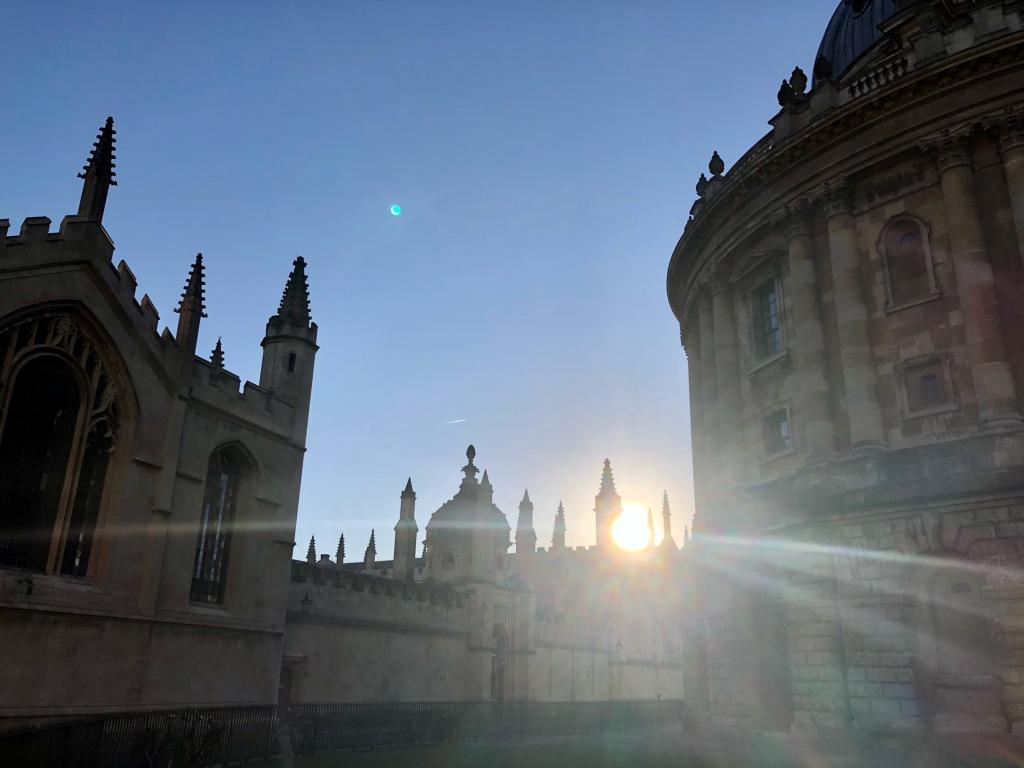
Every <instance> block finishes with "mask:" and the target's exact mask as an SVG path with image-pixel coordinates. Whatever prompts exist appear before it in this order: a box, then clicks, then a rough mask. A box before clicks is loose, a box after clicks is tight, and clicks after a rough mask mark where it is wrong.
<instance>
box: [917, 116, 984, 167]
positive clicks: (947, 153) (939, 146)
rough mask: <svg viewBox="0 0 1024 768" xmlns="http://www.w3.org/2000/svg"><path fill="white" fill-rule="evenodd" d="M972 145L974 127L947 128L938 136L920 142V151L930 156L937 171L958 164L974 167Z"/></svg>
mask: <svg viewBox="0 0 1024 768" xmlns="http://www.w3.org/2000/svg"><path fill="white" fill-rule="evenodd" d="M973 145H974V128H973V126H967V127H964V128H947V129H946V130H944V131H942V132H941V133H940V134H939V135H938V136H933V137H932V138H930V139H926V140H925V141H923V142H921V152H922V153H923V154H924V155H926V156H927V157H930V158H931V159H932V162H934V163H935V166H936V167H937V168H938V169H939V173H945V172H946V171H948V170H949V169H950V168H956V167H957V166H960V165H966V166H969V167H971V168H973V167H974V163H973V159H972V157H971V150H972V148H973Z"/></svg>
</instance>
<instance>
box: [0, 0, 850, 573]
mask: <svg viewBox="0 0 1024 768" xmlns="http://www.w3.org/2000/svg"><path fill="white" fill-rule="evenodd" d="M835 2H836V0H786V1H785V2H782V3H777V2H776V3H768V2H752V1H750V0H742V1H741V0H732V1H731V2H730V1H723V0H674V1H673V2H655V1H654V0H650V1H648V2H642V1H641V0H630V1H629V2H627V1H626V0H622V1H621V2H603V1H602V0H580V1H579V2H569V1H568V0H515V1H513V0H508V1H507V2H497V0H491V1H488V2H471V0H462V1H461V2H440V1H431V2H426V1H420V0H409V1H408V2H386V1H385V0H379V1H378V0H375V1H373V2H371V1H370V0H366V1H359V2H356V1H354V0H353V1H350V2H303V3H273V4H272V3H260V2H237V1H236V2H215V3H198V2H180V3H173V4H172V3H166V4H162V5H163V7H162V8H157V7H156V5H157V4H154V3H137V4H136V3H127V2H125V3H114V2H101V3H87V4H79V3H75V4H72V3H59V2H52V3H51V2H47V3H38V2H14V3H7V4H6V5H5V7H4V14H3V17H4V28H5V30H6V31H7V32H6V34H5V36H4V42H3V44H2V45H0V72H2V73H3V75H4V77H3V101H4V107H3V121H2V123H0V126H2V127H0V136H2V138H3V147H4V149H5V152H4V155H3V174H2V183H0V217H8V218H10V219H11V220H12V229H14V230H17V228H18V226H19V224H20V221H21V219H22V218H24V217H25V216H37V215H46V216H49V217H50V218H52V219H53V220H54V222H57V221H59V220H60V218H61V216H63V215H64V214H66V213H72V212H74V210H75V209H76V206H77V201H78V195H79V189H80V182H79V181H78V180H77V179H76V178H75V172H76V171H77V170H78V169H79V168H80V167H81V165H82V164H83V162H84V160H85V158H86V155H87V152H88V150H89V148H90V144H91V141H92V139H93V137H94V135H95V133H96V130H97V129H98V127H99V126H100V124H101V122H102V121H103V119H104V118H105V117H106V116H107V115H108V114H112V115H113V116H114V118H115V121H116V125H117V128H118V159H117V163H118V169H117V170H118V179H119V182H120V185H119V186H118V187H117V188H115V189H114V190H112V192H111V195H110V199H109V202H108V205H107V215H106V219H105V224H106V226H107V229H108V231H109V232H110V234H111V236H112V237H113V238H114V241H115V243H116V244H117V254H116V256H115V258H124V259H125V260H126V261H127V262H128V264H129V265H130V266H131V268H132V270H133V271H134V272H135V274H136V276H137V277H138V279H139V295H140V296H141V294H142V293H143V292H148V293H149V295H150V296H151V297H152V299H153V301H154V302H155V303H156V306H157V308H158V309H159V310H160V313H161V316H162V317H161V323H162V324H168V325H171V326H172V327H173V325H174V323H175V320H176V316H175V315H174V314H173V309H174V307H175V305H176V301H177V297H178V294H179V292H180V290H181V286H182V285H183V283H184V281H185V277H186V274H187V271H188V267H189V264H190V263H191V261H192V258H193V256H194V254H195V253H196V252H197V251H202V252H203V253H204V254H205V256H206V264H207V307H208V313H209V318H208V319H207V320H205V321H204V322H203V326H202V333H201V334H200V351H201V352H202V353H204V354H208V350H209V349H210V348H212V346H213V344H214V342H215V341H216V339H217V337H218V336H222V337H223V339H224V348H225V353H226V356H227V365H228V367H229V368H230V369H231V370H233V371H235V372H237V373H238V374H239V375H241V376H242V377H243V379H244V378H249V379H254V380H255V379H258V377H259V360H260V353H261V350H260V346H259V342H260V339H261V338H262V334H263V328H264V324H265V322H266V319H267V316H268V315H270V314H272V313H273V312H274V310H275V309H276V307H277V302H278V299H279V297H280V292H281V289H282V287H283V284H284V280H285V277H286V275H287V272H288V270H289V267H290V264H291V261H292V259H294V257H295V256H296V255H297V254H301V255H303V256H304V257H306V259H307V260H308V261H309V273H310V282H311V293H312V309H313V316H314V319H315V320H316V321H317V323H319V325H320V346H321V349H320V352H319V355H318V358H317V370H316V382H315V387H314V393H313V408H312V416H311V426H310V431H309V451H308V453H307V457H306V465H305V472H304V477H303V483H302V499H301V503H300V507H299V509H300V511H299V521H298V532H297V540H298V542H299V546H298V547H297V548H296V554H297V555H298V556H302V555H303V554H304V552H305V545H306V542H307V541H308V539H309V535H310V534H311V533H313V532H315V533H316V535H317V539H318V541H320V542H321V543H322V544H323V545H324V548H325V549H327V550H328V551H330V552H332V553H333V549H334V544H335V542H336V541H337V536H338V533H339V532H340V531H341V530H344V531H345V533H346V539H347V541H348V542H349V544H348V552H349V557H350V558H358V557H361V555H362V550H363V548H364V547H365V544H366V540H367V538H368V536H369V531H370V528H371V527H376V528H377V531H378V551H379V552H380V556H387V557H390V554H391V546H392V539H393V534H392V531H391V529H392V527H393V525H394V522H395V520H396V519H397V516H398V506H399V493H400V492H401V490H402V487H403V486H404V484H405V480H406V478H407V477H409V476H411V477H412V480H413V484H414V486H415V488H416V491H417V494H418V500H417V518H418V520H419V522H420V527H421V530H422V528H423V527H424V526H425V524H426V522H427V519H428V517H429V515H430V513H431V512H432V511H433V510H434V509H436V508H437V507H438V506H439V505H440V504H441V503H442V502H444V501H445V500H446V499H448V498H449V497H450V496H451V495H452V494H453V493H454V492H455V490H456V488H457V485H458V481H459V478H460V476H461V475H460V473H459V468H460V467H461V466H462V464H463V463H464V462H465V460H464V456H463V452H464V450H465V447H466V445H467V443H470V442H473V443H475V444H476V447H477V450H478V458H477V463H478V464H479V465H480V466H481V467H486V468H487V469H489V470H490V475H491V479H492V481H493V483H494V487H495V500H496V501H497V503H498V505H499V506H501V507H502V509H503V510H504V511H505V512H506V514H507V515H508V517H509V521H510V523H511V524H512V525H513V526H514V525H515V520H516V517H517V506H518V501H519V499H520V498H521V496H522V493H523V489H524V488H526V487H528V488H529V490H530V495H531V497H532V498H533V500H534V502H535V504H536V506H537V511H536V513H535V517H536V520H537V528H538V535H539V537H540V543H541V544H543V545H545V546H546V545H547V544H548V543H549V541H550V534H551V520H552V517H553V515H554V511H555V507H556V505H557V503H558V500H559V499H560V498H561V499H564V501H565V505H566V510H567V518H568V540H569V543H570V544H591V543H593V539H594V531H593V513H592V508H593V497H594V494H596V493H597V489H598V482H599V478H600V469H601V461H602V459H604V458H605V457H606V456H607V457H609V458H611V460H612V465H613V468H614V470H615V477H616V481H617V484H618V489H619V492H620V493H621V494H622V496H623V497H624V498H625V499H627V500H633V501H639V502H643V503H645V504H649V505H652V506H655V508H656V509H657V505H658V504H659V501H660V497H661V492H662V489H667V490H668V492H669V495H670V497H671V499H672V503H673V508H674V510H675V513H676V516H675V523H676V535H677V538H678V536H679V533H680V532H681V529H682V526H683V524H684V523H688V522H689V518H690V515H691V513H692V505H693V502H692V477H691V465H690V438H689V422H688V405H687V383H686V360H685V356H684V355H683V351H682V349H681V347H680V345H679V335H678V334H679V329H678V326H677V324H676V322H675V320H674V319H673V317H672V314H671V312H670V311H669V308H668V303H667V301H666V298H665V287H664V286H665V270H666V268H667V265H668V259H669V256H670V254H671V252H672V248H673V247H674V245H675V243H676V240H677V239H678V237H679V234H680V233H681V231H682V227H683V223H684V221H685V219H686V216H687V212H688V210H689V208H690V205H691V204H692V202H693V200H694V192H693V187H694V183H695V182H696V180H697V176H698V175H699V174H700V172H701V171H702V170H704V169H705V168H706V165H707V160H708V157H709V156H710V155H711V151H712V150H714V149H717V150H718V151H719V152H720V153H721V155H722V157H723V158H724V159H725V161H726V163H727V165H729V164H731V163H732V162H733V161H734V160H735V159H736V158H737V157H739V155H741V154H742V153H743V152H744V151H745V150H746V148H747V147H749V145H750V144H752V143H753V142H754V141H755V140H756V139H758V138H759V137H760V136H761V135H763V134H764V132H765V131H766V130H767V125H766V121H767V120H768V118H770V117H771V116H772V115H773V114H774V112H775V111H776V108H777V107H776V103H775V93H776V91H777V90H778V85H779V82H780V80H781V79H782V78H783V77H785V76H788V74H789V72H790V71H791V70H792V68H793V66H794V65H796V64H799V65H801V66H803V67H804V69H805V70H807V71H808V72H809V71H810V67H811V63H812V60H813V57H814V53H815V50H816V48H817V45H818V41H819V39H820V37H821V33H822V32H823V30H824V28H825V24H826V22H827V21H828V18H829V16H830V14H831V12H832V10H833V8H834V7H835ZM392 203H399V204H400V205H401V206H402V207H403V209H404V212H403V214H402V215H401V216H400V217H397V218H396V217H393V216H391V215H390V214H389V212H388V208H389V206H390V205H391V204H392ZM457 419H466V421H464V422H461V423H457V424H448V423H446V422H449V421H454V420H457ZM659 527H660V521H659Z"/></svg>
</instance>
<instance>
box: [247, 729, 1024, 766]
mask: <svg viewBox="0 0 1024 768" xmlns="http://www.w3.org/2000/svg"><path fill="white" fill-rule="evenodd" d="M980 755H983V756H980ZM478 766H481V767H486V768H513V766H514V767H515V768H520V766H525V767H526V768H577V767H579V768H626V766H630V767H632V766H643V767H644V768H646V767H648V766H649V767H650V768H663V767H664V768H668V767H669V766H672V767H673V768H680V767H685V768H738V767H740V766H758V767H760V766H763V767H764V768H790V767H791V766H792V768H831V767H832V766H836V768H897V767H899V768H904V767H906V768H937V767H939V766H942V767H943V768H946V767H948V768H1002V767H1003V766H1024V749H1020V750H1017V749H1011V748H1008V747H1005V746H1004V747H999V748H998V749H993V748H991V747H986V748H984V749H983V748H981V747H979V746H977V745H975V744H972V743H970V742H968V741H965V740H963V739H959V740H954V741H950V742H943V743H941V744H939V743H935V742H929V743H915V744H910V743H907V742H899V743H889V742H885V741H884V740H882V739H880V738H871V737H863V738H862V739H861V740H860V741H859V742H858V743H857V744H850V743H847V744H837V745H833V746H832V747H831V748H829V749H827V750H826V749H822V748H820V747H818V748H815V747H812V746H811V745H809V744H807V743H806V742H801V741H799V740H797V739H795V738H793V737H787V738H781V737H771V736H755V737H748V738H742V739H741V738H734V739H731V740H728V741H724V742H723V741H718V742H709V741H702V740H698V739H694V738H692V737H687V736H684V735H683V734H682V733H681V732H680V731H679V730H678V729H665V728H659V729H653V728H650V729H639V728H638V729H632V730H626V731H612V732H609V733H584V734H571V735H566V736H553V737H547V738H536V739H516V740H511V739H510V740H495V741H476V742H460V743H455V744H439V745H436V746H429V747H416V748H410V749H391V750H382V751H378V752H348V753H339V754H334V755H318V756H316V757H306V758H295V759H293V760H287V759H281V760H276V761H272V762H270V763H263V764H261V765H260V766H259V768H385V767H386V768H407V767H408V768H477V767H478Z"/></svg>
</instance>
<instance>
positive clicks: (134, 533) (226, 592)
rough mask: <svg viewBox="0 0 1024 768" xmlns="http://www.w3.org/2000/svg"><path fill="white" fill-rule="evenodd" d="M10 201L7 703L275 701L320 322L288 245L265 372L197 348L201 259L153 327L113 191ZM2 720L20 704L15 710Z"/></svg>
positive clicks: (2, 596) (29, 711)
mask: <svg viewBox="0 0 1024 768" xmlns="http://www.w3.org/2000/svg"><path fill="white" fill-rule="evenodd" d="M114 133H115V132H114V128H113V121H112V120H111V119H109V118H108V120H107V122H106V124H105V125H104V127H103V128H102V130H101V131H100V134H99V137H98V139H97V141H96V144H95V146H94V148H93V151H92V154H91V156H90V158H89V161H88V163H87V165H86V166H85V170H84V173H82V174H80V176H82V178H83V179H84V184H83V189H82V197H81V202H80V205H79V209H78V213H77V215H72V216H66V217H64V219H63V220H62V221H61V224H60V228H59V230H57V231H55V232H54V231H51V229H50V220H49V219H48V218H45V217H37V218H29V219H26V220H25V221H24V223H23V224H22V225H21V229H20V232H19V233H18V234H16V235H8V234H7V231H8V228H9V222H8V221H7V220H6V219H2V220H0V265H2V269H0V648H2V649H3V654H2V661H0V718H25V717H41V716H55V715H79V714H86V713H92V712H97V711H103V710H116V709H124V708H134V707H151V706H154V707H155V706H160V707H168V706H182V705H191V704H203V703H234V702H272V701H274V700H275V699H276V696H277V688H278V675H279V669H280V663H281V662H280V660H281V652H282V641H283V636H284V622H285V611H286V604H287V600H288V573H289V569H290V567H291V565H290V564H291V553H292V546H293V544H292V542H293V538H294V530H295V516H296V509H297V504H298V498H299V481H300V478H301V473H302V461H303V454H304V451H305V440H306V423H307V419H308V415H309V402H310V392H311V388H312V379H313V361H314V357H315V355H316V351H317V346H316V335H317V327H316V324H315V323H312V322H311V321H310V314H309V301H308V290H307V285H306V275H305V262H304V261H303V260H302V259H301V258H298V259H296V260H295V263H294V266H293V269H292V272H291V275H290V276H289V277H288V281H287V284H286V286H285V290H284V295H283V297H282V299H281V304H280V306H279V307H278V310H277V312H276V313H275V314H274V315H272V316H271V317H270V319H269V321H268V322H267V326H266V331H265V334H264V336H263V341H262V345H263V366H262V370H261V372H260V379H259V384H253V383H251V382H246V383H245V384H244V386H243V385H242V384H241V380H240V379H239V377H238V375H236V374H234V373H232V372H230V371H229V370H227V369H226V368H225V366H224V350H223V349H222V347H221V344H220V342H218V343H217V347H216V348H215V349H214V350H213V353H212V355H211V356H210V358H209V359H208V360H207V359H204V358H202V357H198V356H197V355H196V340H197V338H198V334H199V327H200V323H201V322H202V321H203V318H205V317H206V313H205V310H206V307H205V305H204V301H203V257H202V255H199V256H197V257H196V258H195V262H194V264H193V265H192V268H191V271H190V273H189V275H188V279H187V281H186V284H185V290H184V292H183V294H182V297H181V302H180V304H179V305H178V308H177V310H176V311H177V313H178V323H177V330H176V331H175V332H173V333H172V332H171V331H170V330H169V329H167V328H164V329H163V330H162V331H161V330H160V329H159V325H158V323H159V316H158V314H157V311H156V308H155V307H154V306H153V303H152V302H151V301H150V299H149V297H148V296H145V295H144V296H143V297H142V298H141V299H138V298H136V281H135V277H134V276H133V275H132V272H131V270H130V269H129V267H128V265H127V263H125V262H124V261H119V262H117V263H116V264H115V263H114V262H112V261H111V257H112V255H113V253H114V244H113V242H112V241H111V239H110V237H109V236H108V234H107V232H106V230H105V229H104V228H103V211H104V207H105V205H106V200H107V194H108V191H109V189H110V187H111V186H112V185H114V184H116V181H115V177H114V162H113V161H114ZM3 722H10V721H7V720H5V721H3Z"/></svg>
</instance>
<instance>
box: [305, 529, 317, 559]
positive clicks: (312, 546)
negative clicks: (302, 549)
mask: <svg viewBox="0 0 1024 768" xmlns="http://www.w3.org/2000/svg"><path fill="white" fill-rule="evenodd" d="M306 562H307V563H309V564H310V565H316V536H310V537H309V549H307V550H306Z"/></svg>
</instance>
